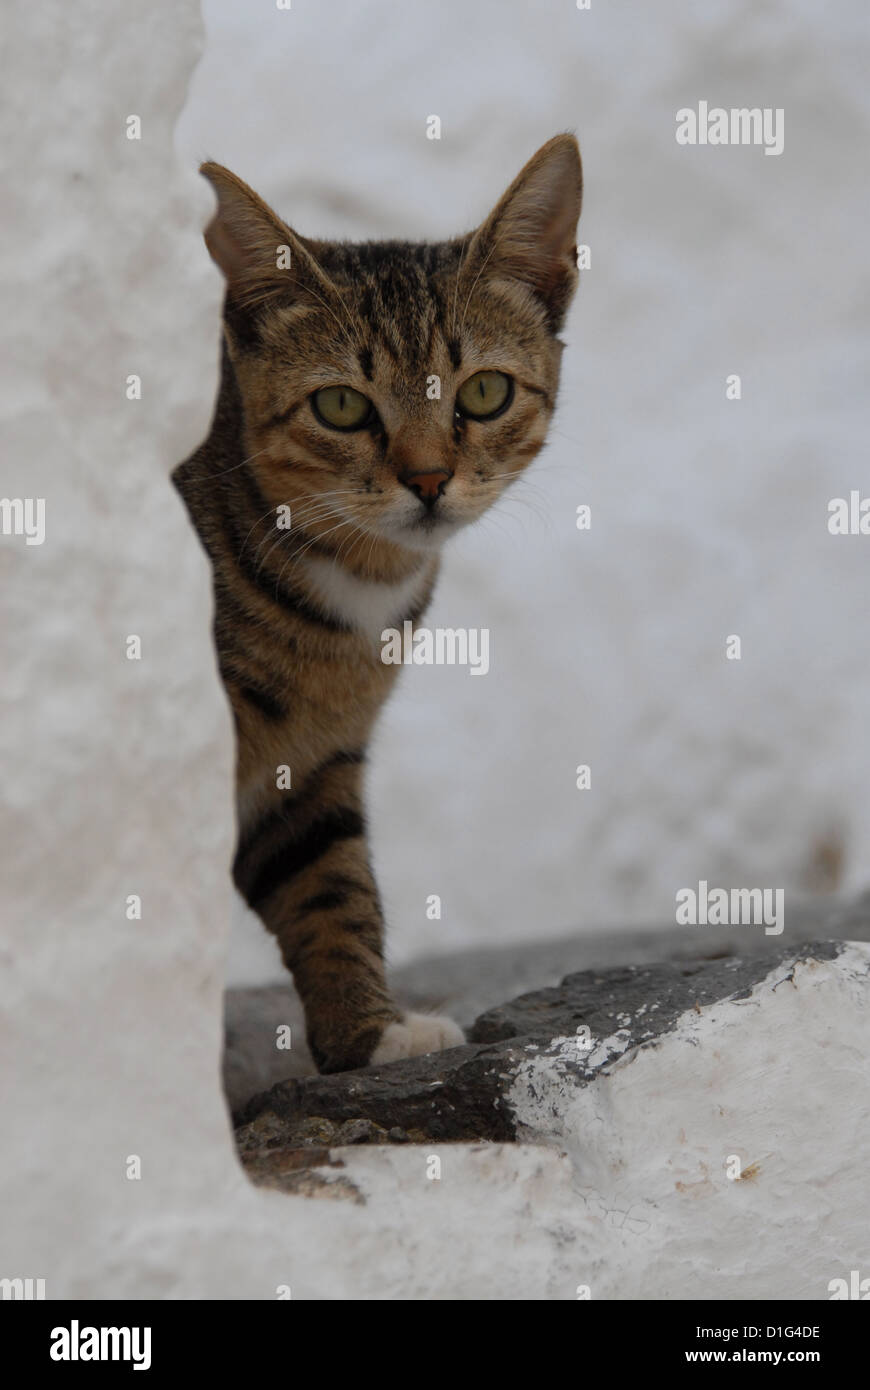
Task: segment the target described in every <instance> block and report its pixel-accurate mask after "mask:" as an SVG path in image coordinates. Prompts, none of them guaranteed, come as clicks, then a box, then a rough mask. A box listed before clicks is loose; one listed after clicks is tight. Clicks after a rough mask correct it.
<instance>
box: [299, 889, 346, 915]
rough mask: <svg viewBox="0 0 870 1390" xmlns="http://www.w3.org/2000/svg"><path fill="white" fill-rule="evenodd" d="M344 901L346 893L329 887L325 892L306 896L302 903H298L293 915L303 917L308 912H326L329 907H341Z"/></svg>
mask: <svg viewBox="0 0 870 1390" xmlns="http://www.w3.org/2000/svg"><path fill="white" fill-rule="evenodd" d="M346 902H347V893H343V892H341V891H340V890H338V889H335V888H331V889H328V890H327V891H326V892H325V893H315V895H314V897H313V898H306V899H305V902H304V903H300V904H299V907H298V908H297V909H296V914H295V915H296V916H297V917H304V916H306V915H307V914H308V913H309V912H328V911H329V910H330V908H333V907H343V906H344V904H345V903H346Z"/></svg>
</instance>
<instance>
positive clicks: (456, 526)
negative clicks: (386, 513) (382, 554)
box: [382, 508, 464, 550]
mask: <svg viewBox="0 0 870 1390" xmlns="http://www.w3.org/2000/svg"><path fill="white" fill-rule="evenodd" d="M463 524H464V523H463V522H462V521H461V520H459V519H458V518H457V517H455V516H448V515H447V514H446V512H443V511H439V510H438V509H437V508H432V509H427V510H422V509H421V511H420V512H418V513H417V514H416V515H414V516H410V517H409V516H404V517H401V518H398V517H397V518H395V519H391V520H390V521H389V522H386V523H382V530H383V533H384V535H385V536H386V538H387V539H388V540H391V541H394V542H398V543H399V544H400V545H406V546H410V547H411V549H413V550H434V549H436V548H437V547H439V546H441V545H443V544H444V542H445V541H446V540H448V539H449V538H450V536H452V535H453V534H454V532H456V531H458V530H460V529H461V527H462V526H463Z"/></svg>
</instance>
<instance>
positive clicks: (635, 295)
mask: <svg viewBox="0 0 870 1390" xmlns="http://www.w3.org/2000/svg"><path fill="white" fill-rule="evenodd" d="M203 8H204V14H205V19H206V24H207V28H208V48H207V51H206V55H205V58H204V60H203V63H202V64H201V66H200V67H199V69H198V70H197V73H196V75H195V78H194V81H193V83H192V85H191V94H190V100H189V102H188V105H187V107H186V109H185V111H184V114H183V117H182V120H181V123H180V127H179V137H178V138H179V147H180V149H181V151H182V154H183V156H184V158H185V159H186V161H187V162H188V164H190V165H193V164H194V163H195V161H196V159H197V158H198V157H201V156H203V155H209V156H211V157H213V158H215V159H218V160H220V161H222V162H224V163H226V164H229V165H230V166H231V167H232V168H233V169H236V170H237V171H238V172H239V173H240V174H241V175H242V177H244V178H246V179H247V180H248V181H249V182H251V183H252V184H253V185H254V186H255V187H256V188H257V189H258V191H259V192H260V193H261V194H263V196H264V197H266V198H267V199H268V200H270V201H272V202H274V203H275V204H276V205H277V207H278V208H279V209H280V210H281V211H282V212H283V213H285V214H286V215H287V216H288V217H289V218H290V219H291V220H292V221H293V222H294V223H295V224H296V225H297V226H298V227H299V229H300V230H301V231H303V232H309V233H312V234H315V235H327V236H329V235H333V236H345V237H349V238H351V239H361V238H364V237H377V236H410V237H428V238H436V237H439V236H442V235H449V234H452V233H455V232H457V231H462V230H465V229H466V228H468V227H469V226H471V225H473V224H474V223H475V221H476V220H477V219H479V218H480V217H481V216H482V215H483V214H484V213H485V211H486V210H487V209H488V207H489V206H490V204H491V203H492V202H493V201H494V200H495V199H496V197H497V196H498V195H499V194H500V192H501V191H502V189H503V188H504V187H505V186H506V184H507V182H508V181H509V180H510V179H511V178H512V177H513V175H514V173H515V172H516V171H517V170H518V169H519V167H520V165H521V164H522V162H523V161H524V160H525V159H526V158H527V157H528V155H530V154H531V153H532V151H533V150H534V149H535V148H536V147H537V146H538V145H539V144H540V143H541V142H542V141H544V140H545V139H548V138H549V137H550V136H551V135H552V134H553V133H554V132H555V131H557V130H560V129H574V130H576V131H577V133H578V135H579V138H580V143H581V148H582V150H583V157H584V166H585V172H586V200H585V207H584V212H583V217H582V219H581V223H580V237H581V241H583V242H585V243H587V244H588V245H589V246H590V247H591V251H592V268H591V269H590V270H589V271H587V272H584V273H583V274H582V276H581V280H582V283H581V288H580V292H579V295H578V298H577V301H576V303H575V305H574V308H573V309H572V312H571V315H570V318H569V322H568V324H567V327H566V332H565V337H566V339H567V342H568V348H567V351H566V353H565V357H564V368H563V389H562V395H561V404H560V408H559V412H558V417H557V420H556V425H555V429H554V432H553V434H552V438H551V441H550V443H549V445H548V447H547V449H546V451H545V453H544V454H543V455H542V456H541V458H540V459H539V460H537V461H536V462H535V464H534V465H533V467H532V469H531V470H530V473H529V475H528V479H529V481H528V483H525V482H524V483H522V484H520V485H519V486H518V487H517V489H516V490H515V492H514V493H513V495H512V497H511V498H510V499H509V500H508V499H506V500H505V502H504V503H503V505H502V506H501V507H500V508H499V509H498V512H497V513H494V514H493V515H492V517H491V518H490V519H488V520H486V521H484V522H483V523H482V524H481V526H480V528H479V529H477V530H476V531H474V532H471V531H469V532H468V533H466V534H465V535H463V536H461V537H459V538H457V540H456V542H455V543H454V544H453V545H452V546H451V547H450V548H449V549H448V556H447V564H446V566H445V572H444V577H443V580H442V581H441V584H440V586H439V589H438V592H437V594H436V599H435V603H434V605H433V607H432V609H431V622H432V624H433V625H437V626H457V625H461V626H467V627H482V626H488V627H489V628H490V629H491V643H490V646H491V669H490V672H489V674H488V675H487V677H486V679H484V680H471V679H469V677H468V675H467V673H466V672H463V671H460V670H456V669H450V668H440V669H439V668H434V667H425V668H423V667H420V668H411V669H409V670H407V671H405V672H404V673H403V677H402V680H401V682H400V683H399V689H398V691H397V694H396V697H395V699H394V700H393V701H392V702H391V705H390V707H389V709H388V711H387V714H386V717H385V719H384V721H383V724H382V725H381V729H380V734H379V738H378V743H377V750H376V754H375V757H374V760H373V764H374V766H373V777H372V807H371V809H372V822H373V826H374V833H375V839H376V861H377V867H378V871H379V878H380V882H381V884H382V887H383V889H384V893H385V897H386V901H387V905H388V908H389V912H390V919H391V922H392V924H393V929H392V932H391V951H392V954H393V957H394V959H395V960H396V961H404V960H407V959H409V958H410V957H411V956H414V955H422V954H430V953H434V952H437V951H440V950H444V951H447V950H455V949H457V948H460V947H462V946H465V945H468V944H475V945H483V944H489V943H491V942H494V941H497V942H500V943H503V942H506V941H511V940H514V941H521V940H526V939H527V938H528V935H529V933H530V932H531V931H533V930H534V931H535V932H538V933H540V934H542V935H556V934H558V933H559V932H561V931H563V930H566V929H568V928H571V927H574V926H576V925H578V924H579V925H581V926H584V925H605V924H612V925H613V926H614V927H615V928H618V927H620V926H622V925H625V924H628V923H632V922H634V923H645V922H648V921H651V920H654V921H658V920H661V921H668V920H670V921H671V922H673V920H674V894H675V892H676V890H677V889H678V888H680V887H683V886H686V885H692V884H697V883H698V881H699V879H707V880H709V881H710V882H711V883H724V884H726V885H735V886H756V885H758V886H769V887H772V888H773V887H783V888H785V889H786V893H787V899H786V901H787V908H786V910H787V911H788V902H789V901H790V900H791V898H792V895H793V894H794V893H796V892H798V891H799V890H800V889H801V888H803V887H808V886H814V884H815V882H816V880H817V876H816V874H815V872H814V866H815V864H816V861H817V859H818V857H819V851H820V847H823V846H824V845H825V844H827V843H828V842H834V843H839V844H840V845H841V846H842V851H843V878H842V882H841V885H840V886H841V887H842V888H843V889H844V891H847V892H852V891H858V890H860V889H861V888H863V887H864V886H865V885H866V884H867V865H868V861H870V794H868V787H867V778H866V776H865V769H866V765H867V757H866V753H867V725H866V713H865V701H864V698H863V692H864V691H865V690H866V689H867V688H868V683H870V649H868V646H867V643H866V642H864V641H863V640H862V634H863V632H864V630H865V626H866V592H867V578H866V576H867V556H868V546H870V537H846V538H843V537H839V538H834V537H831V536H830V535H828V532H827V529H826V524H827V503H828V500H829V499H830V498H832V497H835V496H848V493H849V490H850V489H851V488H853V487H854V488H859V489H861V488H863V490H864V492H865V493H867V494H868V495H870V490H868V489H867V487H866V486H865V483H866V468H865V464H864V454H865V440H866V438H867V435H868V424H870V421H868V407H867V393H866V390H865V383H866V381H867V378H868V374H870V334H868V332H867V314H866V304H865V302H864V301H863V300H862V298H861V294H860V291H859V286H861V285H862V284H863V283H864V280H865V278H866V277H865V253H864V246H863V239H862V236H861V233H860V228H862V227H865V226H867V225H868V223H870V185H868V182H867V180H866V179H863V178H861V177H859V175H858V171H859V170H860V169H861V168H862V167H863V165H864V162H865V154H866V140H867V126H868V116H870V90H868V84H867V81H866V72H867V68H868V64H870V9H868V7H867V5H866V4H864V3H863V0H843V3H840V4H838V5H836V6H829V7H828V9H826V10H825V11H824V13H822V11H821V10H820V8H819V5H818V3H816V0H769V3H766V4H764V5H757V4H756V5H752V4H748V3H747V4H743V5H735V4H734V3H733V0H705V3H704V4H694V5H689V4H685V3H680V0H665V3H659V4H655V5H648V4H647V5H644V4H632V5H619V4H612V3H604V2H603V0H602V2H601V3H599V0H594V3H593V5H592V7H591V9H589V10H588V11H580V10H578V9H577V8H576V5H575V4H574V0H536V3H535V4H529V3H527V0H475V3H474V4H471V5H469V4H468V3H466V0H439V3H438V4H437V5H435V6H433V5H431V4H430V3H429V0H402V3H401V4H400V5H397V4H395V3H393V0H366V4H364V5H360V4H359V3H357V0H330V3H329V4H328V5H324V4H323V3H320V2H319V0H293V6H292V9H291V10H285V11H278V10H277V9H276V8H275V6H274V5H269V4H267V5H264V6H253V7H252V6H246V5H239V4H238V3H237V0H204V7H203ZM702 99H703V100H707V101H709V102H710V103H711V104H713V105H716V104H721V105H723V106H728V107H731V106H743V105H746V106H756V105H758V106H770V107H782V108H783V109H784V111H785V148H784V152H783V153H782V154H781V155H780V156H778V157H773V158H770V157H766V156H765V155H764V154H763V153H762V151H761V149H759V148H740V147H736V148H735V147H728V148H725V147H712V146H708V147H706V148H701V147H698V148H688V147H681V146H678V145H677V143H676V140H675V138H674V132H675V128H676V122H675V113H676V111H677V110H678V109H679V108H681V107H683V106H693V105H696V104H697V102H698V101H700V100H702ZM430 114H437V115H439V116H440V117H441V121H442V138H441V140H440V141H435V140H428V139H427V138H426V119H427V117H428V116H429V115H430ZM730 372H738V373H740V374H741V376H742V379H743V399H742V401H740V402H737V403H735V402H729V401H726V399H725V376H726V374H727V373H730ZM580 503H588V504H590V505H591V507H592V509H593V521H592V530H591V531H590V532H588V533H580V532H578V531H577V530H576V528H575V508H576V507H577V506H578V505H579V504H580ZM731 633H736V634H738V635H740V636H741V637H742V639H743V658H742V661H740V662H731V661H726V659H725V655H724V651H725V638H726V636H727V635H729V634H731ZM581 763H587V764H589V765H590V767H591V769H592V789H591V790H590V791H578V790H577V789H576V788H575V772H574V770H575V768H576V767H577V766H578V765H579V764H581ZM786 812H787V813H786ZM821 857H822V859H824V857H825V856H824V851H823V850H822V856H821ZM506 866H507V867H508V870H509V871H508V872H506V871H505V870H506ZM431 893H438V894H440V896H441V898H442V903H443V915H442V919H441V921H439V922H432V921H430V920H428V919H427V917H426V898H427V895H428V894H431ZM279 971H280V966H279V965H278V963H277V956H276V953H274V952H272V951H271V949H270V943H269V941H268V938H266V937H265V936H264V934H263V933H262V932H261V931H260V930H259V928H258V926H257V925H256V923H254V924H253V925H251V926H250V929H249V930H248V931H247V932H246V933H245V935H244V940H239V941H237V942H236V943H235V946H234V955H233V978H234V980H235V981H237V982H239V983H242V982H249V983H256V982H257V981H258V980H260V979H265V978H269V977H270V976H273V975H275V974H277V973H278V972H279Z"/></svg>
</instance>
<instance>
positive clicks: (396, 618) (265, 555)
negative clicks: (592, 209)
mask: <svg viewBox="0 0 870 1390" xmlns="http://www.w3.org/2000/svg"><path fill="white" fill-rule="evenodd" d="M203 172H204V173H206V175H207V176H208V177H209V179H210V180H211V182H212V184H213V186H214V187H215V190H216V192H217V194H218V204H219V206H218V213H217V215H216V217H215V219H214V221H213V222H212V224H211V226H210V227H209V229H208V232H207V241H208V244H209V249H210V250H211V253H212V255H213V257H214V258H215V260H216V261H217V262H218V264H219V265H220V266H221V268H222V269H223V271H224V273H225V275H226V278H227V300H226V305H225V311H224V318H225V345H224V352H223V361H222V371H221V387H220V395H219V399H218V406H217V410H216V414H215V418H214V421H213V423H212V428H211V432H210V434H209V437H208V439H207V440H206V441H205V443H204V444H203V445H202V446H201V447H200V448H199V449H198V450H197V452H196V453H195V454H194V455H193V456H192V457H191V458H190V459H188V460H187V461H186V462H185V463H183V464H181V465H180V466H179V468H178V469H176V472H175V475H174V478H175V482H176V485H177V486H178V488H179V491H180V492H181V494H182V496H183V497H184V500H185V502H186V504H187V507H188V509H189V511H190V514H191V517H192V519H193V522H194V525H195V526H196V528H197V531H198V532H199V534H200V537H201V538H202V541H203V543H204V545H205V547H206V549H207V551H208V554H209V556H210V558H211V561H212V565H213V570H214V582H215V638H216V645H217V650H218V659H219V665H220V671H221V675H222V677H223V679H224V682H225V684H226V687H227V690H228V692H229V694H230V698H231V700H232V706H233V711H234V714H235V720H236V728H237V737H238V760H237V808H238V819H239V842H238V848H237V854H236V860H235V865H234V876H235V880H236V883H237V885H238V887H239V889H240V890H241V892H242V893H243V894H244V896H245V897H246V899H247V901H248V903H249V904H250V905H251V907H253V908H254V909H255V910H256V911H257V912H258V913H259V914H260V916H261V917H262V919H263V921H264V923H265V924H266V926H267V927H268V928H269V930H271V931H272V932H274V934H275V935H276V937H277V939H278V943H279V945H280V947H281V950H282V954H283V956H284V959H285V961H286V963H287V965H288V967H289V968H290V969H291V970H292V972H293V976H294V980H295V983H296V986H297V989H298V990H299V993H300V995H301V997H302V1000H303V1003H304V1006H305V1012H306V1021H307V1028H308V1037H309V1043H310V1046H311V1050H312V1055H313V1057H314V1059H315V1062H316V1063H317V1065H318V1067H319V1068H320V1069H321V1070H323V1071H337V1070H342V1069H346V1068H348V1067H353V1066H361V1065H364V1064H365V1063H366V1062H369V1061H387V1060H390V1059H392V1058H393V1057H397V1056H403V1055H409V1054H411V1053H416V1052H423V1051H430V1050H433V1049H436V1048H441V1047H445V1046H448V1047H449V1046H452V1045H454V1044H456V1043H459V1042H461V1041H462V1034H461V1032H460V1030H459V1029H458V1028H457V1027H456V1025H455V1024H453V1023H452V1022H451V1021H450V1020H449V1019H439V1018H429V1017H427V1016H421V1015H407V1016H406V1015H403V1014H402V1012H401V1010H400V1009H399V1008H398V1007H397V1006H396V1005H395V1003H394V1002H393V1000H392V999H391V997H390V995H389V991H388V988H387V985H386V980H385V972H384V941H383V919H382V914H381V908H380V903H379V899H378V893H377V888H376V885H375V883H374V879H373V877H372V873H371V868H370V865H369V858H368V851H367V846H366V839H365V824H364V813H363V806H362V780H363V773H364V760H365V753H366V748H367V745H368V741H369V738H370V735H371V731H372V727H373V724H374V721H375V719H376V718H377V715H378V713H379V711H380V709H381V707H382V705H383V703H384V701H385V699H386V697H387V695H388V694H389V691H390V689H391V688H392V684H393V681H394V680H395V678H396V675H397V672H398V670H399V669H400V668H399V667H398V666H396V665H393V664H389V663H385V662H383V661H382V660H381V632H382V631H383V630H384V629H385V628H388V627H389V628H397V627H398V628H401V625H402V623H403V622H404V621H405V620H407V619H410V620H411V621H412V622H413V623H417V622H419V620H420V618H421V617H422V614H423V612H424V610H425V608H426V605H427V603H428V601H429V599H430V597H431V594H432V590H433V587H434V584H435V581H436V578H437V572H438V566H439V551H440V546H441V543H442V542H443V540H444V539H446V538H447V537H448V536H449V535H450V534H451V533H452V532H453V531H455V530H456V529H458V527H459V526H461V525H464V524H466V523H467V522H468V521H470V520H473V519H474V518H475V517H476V516H478V515H480V514H481V513H482V512H483V511H484V510H486V509H487V507H488V506H489V505H491V503H492V502H493V501H494V500H495V499H496V498H497V497H498V496H499V495H500V493H501V492H502V491H503V489H504V487H505V486H506V485H507V483H508V482H509V481H510V479H511V477H512V476H515V475H516V474H517V473H519V472H520V471H522V469H523V468H524V467H525V466H526V464H527V463H528V461H529V460H530V458H531V457H533V456H534V454H535V453H537V451H538V450H539V449H540V447H541V445H542V443H543V441H544V438H545V434H546V427H547V423H548V421H549V417H550V414H551V413H552V409H553V406H554V402H555V395H556V388H557V385H558V372H559V357H560V352H561V344H560V343H559V341H558V339H557V338H556V336H555V335H556V333H557V331H558V328H559V326H560V324H561V321H562V318H563V315H564V311H565V309H566V307H567V304H568V302H569V300H570V296H571V294H572V293H573V290H574V287H575V283H576V275H577V273H576V268H575V259H574V229H575V226H576V221H577V216H578V215H579V209H580V179H581V176H580V164H579V156H578V153H577V148H576V143H575V142H574V140H573V139H572V138H571V137H569V136H559V137H556V139H555V140H552V141H550V142H549V144H548V145H546V146H544V148H543V149H542V150H541V151H539V152H538V154H537V155H536V156H535V157H534V159H532V160H531V161H530V162H529V164H528V165H527V166H526V168H525V169H524V170H523V171H522V173H521V174H520V176H519V178H518V179H517V180H516V181H515V183H514V185H513V186H512V188H511V189H510V190H509V191H508V193H507V194H506V195H505V197H504V198H503V199H502V200H501V203H500V204H499V205H498V207H497V208H496V210H495V212H494V213H493V214H492V216H491V217H490V218H489V219H488V221H487V222H486V223H485V224H484V226H483V227H482V228H481V229H480V230H479V231H478V232H477V233H472V234H469V235H468V236H467V237H463V238H459V239H457V240H455V241H452V242H446V243H441V244H439V245H435V246H426V245H413V244H408V243H398V242H381V243H369V244H362V245H344V244H337V243H326V242H312V241H309V240H303V239H302V238H300V237H298V236H296V235H295V234H294V233H293V232H291V231H290V229H289V228H288V227H287V226H286V225H285V224H283V223H282V222H280V221H279V220H278V219H277V218H276V217H275V215H274V214H273V213H272V212H271V211H270V210H269V209H268V208H266V206H265V205H264V204H263V203H261V202H260V200H259V199H258V198H257V197H256V195H254V194H253V193H252V192H251V191H250V190H249V189H247V188H246V187H245V185H244V184H241V182H240V181H239V180H237V179H236V178H235V176H234V175H232V174H230V173H229V172H228V171H226V170H224V169H221V168H220V167H219V166H217V165H206V166H204V169H203ZM288 261H289V265H288V264H287V262H288ZM434 378H437V380H438V387H439V388H440V390H439V394H435V393H434V392H433V379H434ZM288 509H289V512H288ZM288 523H289V524H288ZM440 733H441V731H439V735H440ZM288 782H289V785H288ZM412 836H413V827H409V844H408V846H407V850H408V852H413V851H414V848H415V847H414V845H413V839H412Z"/></svg>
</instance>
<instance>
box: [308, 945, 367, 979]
mask: <svg viewBox="0 0 870 1390" xmlns="http://www.w3.org/2000/svg"><path fill="white" fill-rule="evenodd" d="M291 949H292V948H291ZM300 954H301V953H300V952H299V951H298V950H294V951H293V958H294V960H298V958H299V956H300ZM304 954H305V963H306V965H307V964H308V962H309V961H310V960H311V958H312V957H313V956H317V957H318V958H319V959H320V960H322V961H325V962H329V961H337V962H338V963H339V964H341V965H353V966H354V967H355V968H356V970H357V972H362V971H365V973H366V974H369V975H374V974H379V973H380V972H379V971H377V970H376V967H375V966H374V965H373V964H372V962H371V961H369V960H366V958H365V956H364V955H362V954H360V952H359V951H345V950H343V949H342V948H341V947H340V946H315V947H313V948H312V949H311V950H309V951H306V952H305V953H304Z"/></svg>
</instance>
